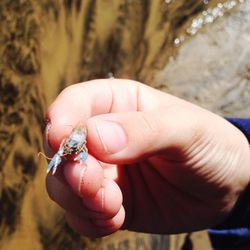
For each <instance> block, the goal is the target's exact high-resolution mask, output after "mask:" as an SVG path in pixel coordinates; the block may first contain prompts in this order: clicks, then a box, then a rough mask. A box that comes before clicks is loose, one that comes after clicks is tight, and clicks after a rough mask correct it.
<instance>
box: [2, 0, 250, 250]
mask: <svg viewBox="0 0 250 250" xmlns="http://www.w3.org/2000/svg"><path fill="white" fill-rule="evenodd" d="M217 2H218V1H215V0H211V1H209V4H208V5H204V4H203V2H202V1H199V0H190V1H185V0H183V1H182V0H178V1H172V3H171V4H169V5H167V4H166V3H165V2H164V1H160V0H153V1H150V0H141V1H136V0H134V1H133V0H117V1H115V0H107V1H101V0H99V1H98V0H86V1H80V0H64V1H63V0H56V1H54V0H42V1H35V0H15V1H13V0H1V1H0V34H1V35H0V152H1V153H0V198H1V201H0V249H4V250H15V249H20V250H24V249H25V250H29V249H30V250H40V249H46V250H50V249H51V250H54V249H55V250H58V249H60V250H64V249H72V250H78V249H79V250H80V249H105V250H106V249H109V250H113V249H119V250H120V249H170V248H171V250H172V249H173V250H175V249H179V248H180V247H181V246H182V245H183V242H184V241H185V237H186V236H185V235H182V236H179V237H170V238H168V237H166V236H159V235H154V236H150V235H144V234H136V233H129V232H119V233H117V234H115V235H113V236H110V237H106V238H103V239H95V240H92V239H88V238H86V237H83V236H79V235H77V234H75V233H73V232H72V231H71V230H70V229H69V228H68V227H67V225H66V224H65V221H64V216H63V213H62V211H61V210H60V209H59V208H58V207H57V206H56V205H55V204H54V203H53V202H52V201H51V200H49V198H48V197H47V194H46V191H45V185H44V179H45V169H46V162H45V160H43V159H39V158H38V157H37V153H38V152H39V151H41V150H42V130H43V127H44V123H43V116H44V112H45V110H46V108H47V106H48V104H49V103H50V102H51V101H52V100H53V99H54V98H55V97H56V95H57V94H58V93H59V92H60V90H61V89H63V88H64V87H65V86H67V85H69V84H72V83H76V82H80V81H84V80H89V79H94V78H101V77H102V78H103V77H104V78H105V77H108V76H109V75H110V74H112V75H114V76H115V77H117V78H118V77H123V78H131V79H136V80H139V81H142V82H144V83H147V84H149V85H152V86H155V87H157V88H160V89H162V90H168V91H170V92H171V93H174V94H177V95H179V96H181V97H184V98H186V99H188V100H191V101H194V102H196V103H198V104H201V105H203V106H205V107H208V108H210V109H211V110H213V111H216V112H218V113H221V114H234V115H237V114H239V115H244V116H247V114H248V112H249V100H250V99H249V94H248V92H247V91H249V81H250V79H249V65H250V64H249V59H248V58H250V56H249V44H250V43H249V30H250V28H249V26H247V25H246V21H245V20H249V16H250V14H249V11H248V12H247V10H249V2H248V3H247V2H246V3H245V4H244V6H245V7H244V8H243V9H241V11H243V12H244V13H245V14H244V15H243V14H242V13H243V12H239V10H236V11H235V12H234V13H232V14H230V15H229V16H227V17H225V18H224V17H223V18H222V19H221V20H224V21H221V23H219V22H220V21H218V22H216V23H215V24H213V25H210V26H208V27H206V28H205V29H203V30H202V31H201V32H200V33H199V34H198V35H197V36H196V37H194V38H192V39H188V40H187V42H186V43H184V45H183V46H182V47H180V48H179V47H176V46H174V45H173V42H174V39H175V38H176V37H179V36H180V35H181V34H183V33H185V29H186V27H187V26H188V25H189V24H190V23H191V20H192V18H193V17H195V16H196V15H197V14H199V13H200V12H201V11H202V10H204V9H206V8H208V7H211V6H214V5H215V4H217ZM222 2H223V1H222ZM242 6H243V5H242ZM239 13H240V14H239ZM244 18H245V19H244ZM242 20H243V21H242ZM241 22H242V24H243V23H244V24H245V25H239V23H241ZM237 25H238V26H237ZM236 26H237V29H238V28H241V30H240V31H239V32H240V33H238V34H237V33H235V32H233V31H235V30H236V29H235V27H236ZM211 30H212V31H213V33H211ZM222 30H223V31H226V34H228V36H227V41H226V44H227V45H228V46H224V44H225V41H223V36H222V37H220V35H218V34H221V31H222ZM237 36H238V37H240V36H242V37H243V36H244V37H243V38H244V39H241V41H240V43H239V40H240V38H238V39H237ZM216 44H217V47H216V46H215V45H216ZM218 44H219V45H218ZM230 44H231V47H230ZM235 44H236V45H237V48H238V51H237V50H234V48H235V46H236V45H235ZM234 45H235V46H234ZM214 48H217V49H218V50H217V51H220V52H222V53H221V54H220V56H219V55H218V54H217V52H216V51H215V52H213V53H212V51H214ZM225 48H228V50H225ZM230 48H231V50H230ZM243 48H244V50H243ZM223 51H224V53H223ZM235 51H236V52H235ZM237 53H238V54H240V55H241V56H240V57H237ZM212 55H213V57H212ZM233 55H234V56H233ZM172 56H174V57H175V58H176V60H170V63H168V62H169V58H171V57H172ZM230 56H232V57H230ZM228 61H230V62H231V63H228ZM234 62H235V63H234ZM202 63H203V64H202ZM202 65H203V67H202ZM232 66H234V67H235V69H236V70H231V67H232ZM163 69H164V70H163ZM197 69H198V70H197ZM222 70H224V71H223V72H224V74H220V73H221V71H222ZM228 72H230V74H229V73H228ZM215 97H216V98H215ZM230 110H233V112H231V111H230ZM237 110H240V111H239V112H238V113H237ZM204 235H205V234H203V236H202V237H200V236H199V234H198V236H199V239H200V238H202V244H203V246H202V249H209V245H208V243H207V238H206V235H205V236H204ZM192 237H193V238H195V236H192ZM194 242H195V243H194V249H200V248H199V246H200V245H199V244H200V242H199V241H197V240H195V241H194ZM170 245H171V246H170Z"/></svg>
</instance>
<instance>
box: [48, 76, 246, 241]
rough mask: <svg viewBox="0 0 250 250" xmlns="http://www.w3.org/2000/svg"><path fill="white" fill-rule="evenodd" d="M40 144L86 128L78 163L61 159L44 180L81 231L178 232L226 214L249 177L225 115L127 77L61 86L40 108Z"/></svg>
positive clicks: (238, 137)
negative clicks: (43, 120) (43, 121)
mask: <svg viewBox="0 0 250 250" xmlns="http://www.w3.org/2000/svg"><path fill="white" fill-rule="evenodd" d="M47 119H48V120H49V124H48V125H47V130H46V135H47V136H46V151H47V154H52V155H53V153H55V152H56V151H57V149H58V148H59V145H60V142H61V141H62V139H63V138H65V137H66V136H68V135H69V134H70V132H71V130H72V127H70V126H69V125H71V126H76V125H78V124H79V122H80V123H81V124H83V125H84V126H86V128H87V132H88V133H87V147H88V150H89V156H88V158H87V160H86V161H85V163H84V164H82V165H81V164H79V163H78V162H72V161H68V162H64V164H63V165H62V166H61V167H59V170H58V172H57V174H56V175H54V176H53V175H51V174H48V176H47V179H46V185H47V190H48V194H49V196H50V197H51V199H52V200H54V201H55V202H56V203H58V204H59V206H61V207H62V208H64V209H65V211H66V219H67V222H68V224H69V225H70V226H71V227H72V228H73V229H74V230H75V231H77V232H78V233H80V234H84V235H87V236H91V237H99V236H104V235H108V234H111V233H113V232H115V231H117V230H119V229H121V228H122V229H128V230H133V231H140V232H150V233H164V234H166V233H167V234H170V233H180V232H188V231H194V230H200V229H205V228H208V227H211V226H214V225H216V224H218V223H220V222H222V221H223V220H225V218H226V217H227V216H228V215H229V213H230V211H231V210H232V209H233V207H234V205H235V203H236V201H237V199H238V197H239V195H240V194H241V193H242V192H243V191H244V189H245V188H246V186H247V184H248V183H249V178H250V167H249V163H250V152H249V151H250V150H249V145H248V142H247V140H246V138H245V136H244V135H243V134H242V133H241V131H239V130H238V129H237V128H235V127H234V126H233V125H231V124H230V123H229V122H227V121H226V120H225V119H223V118H221V117H219V116H217V115H216V114H213V113H211V112H209V111H207V110H205V109H202V108H200V107H198V106H195V105H193V104H191V103H189V102H186V101H184V100H182V99H179V98H177V97H174V96H172V95H169V94H166V93H163V92H160V91H158V90H155V89H153V88H150V87H148V86H146V85H143V84H141V83H138V82H134V81H129V80H118V79H105V80H95V81H90V82H86V83H81V84H76V85H71V86H70V87H68V88H66V89H65V90H63V91H62V93H61V94H60V95H59V96H58V97H57V98H56V100H55V101H54V102H53V103H52V105H51V106H50V108H49V110H48V112H47Z"/></svg>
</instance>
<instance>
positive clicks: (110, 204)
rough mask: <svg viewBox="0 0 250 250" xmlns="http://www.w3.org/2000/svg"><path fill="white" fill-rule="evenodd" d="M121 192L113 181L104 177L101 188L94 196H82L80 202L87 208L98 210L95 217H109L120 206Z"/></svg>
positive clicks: (112, 215) (116, 211) (113, 214)
mask: <svg viewBox="0 0 250 250" xmlns="http://www.w3.org/2000/svg"><path fill="white" fill-rule="evenodd" d="M122 200H123V199H122V192H121V190H120V188H119V186H118V185H117V184H116V183H115V182H114V181H113V180H108V179H105V180H104V181H103V183H102V188H101V189H100V190H99V191H98V192H97V193H96V195H95V196H94V197H84V198H83V199H82V202H83V204H84V206H86V207H87V208H88V209H90V210H92V211H95V212H98V213H99V214H98V216H97V218H99V219H109V218H112V217H114V216H115V215H116V214H117V213H118V211H119V210H120V209H121V206H122Z"/></svg>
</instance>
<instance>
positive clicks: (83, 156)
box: [74, 151, 88, 164]
mask: <svg viewBox="0 0 250 250" xmlns="http://www.w3.org/2000/svg"><path fill="white" fill-rule="evenodd" d="M87 157H88V152H86V151H82V152H80V153H79V154H77V156H76V157H75V159H74V161H80V164H82V163H83V162H85V160H86V159H87Z"/></svg>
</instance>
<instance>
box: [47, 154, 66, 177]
mask: <svg viewBox="0 0 250 250" xmlns="http://www.w3.org/2000/svg"><path fill="white" fill-rule="evenodd" d="M61 162H62V158H61V156H60V155H59V154H58V153H57V154H55V155H54V157H53V158H52V160H51V161H50V163H49V165H48V169H47V173H49V172H50V170H51V169H52V175H54V174H55V173H56V170H57V167H58V166H59V165H60V163H61Z"/></svg>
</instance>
